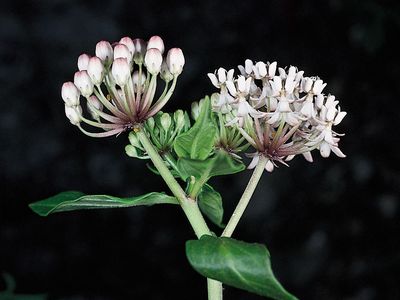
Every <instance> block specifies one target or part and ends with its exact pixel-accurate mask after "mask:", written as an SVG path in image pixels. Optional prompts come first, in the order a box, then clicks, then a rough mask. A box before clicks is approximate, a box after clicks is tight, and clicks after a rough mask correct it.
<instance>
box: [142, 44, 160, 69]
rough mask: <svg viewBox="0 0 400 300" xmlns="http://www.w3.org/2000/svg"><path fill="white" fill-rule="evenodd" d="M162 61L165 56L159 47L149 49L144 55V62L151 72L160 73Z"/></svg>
mask: <svg viewBox="0 0 400 300" xmlns="http://www.w3.org/2000/svg"><path fill="white" fill-rule="evenodd" d="M162 61H163V58H162V54H161V51H160V50H159V49H156V48H149V49H147V52H146V55H145V57H144V64H145V66H146V68H147V71H149V73H150V74H152V75H157V74H158V73H160V70H161V64H162Z"/></svg>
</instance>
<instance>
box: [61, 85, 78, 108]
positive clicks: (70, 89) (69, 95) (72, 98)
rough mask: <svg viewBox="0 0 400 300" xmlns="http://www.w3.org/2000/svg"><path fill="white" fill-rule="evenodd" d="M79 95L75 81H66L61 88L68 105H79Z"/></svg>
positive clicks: (62, 95)
mask: <svg viewBox="0 0 400 300" xmlns="http://www.w3.org/2000/svg"><path fill="white" fill-rule="evenodd" d="M79 96H80V92H79V90H78V88H77V87H76V86H75V84H74V83H73V82H71V81H68V82H64V84H63V85H62V88H61V97H62V98H63V100H64V102H65V105H66V106H76V105H79Z"/></svg>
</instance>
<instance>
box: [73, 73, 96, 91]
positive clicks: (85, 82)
mask: <svg viewBox="0 0 400 300" xmlns="http://www.w3.org/2000/svg"><path fill="white" fill-rule="evenodd" d="M74 84H75V85H76V86H77V88H78V89H79V91H80V92H81V94H82V96H83V97H89V96H90V95H91V94H93V82H92V80H91V79H90V76H89V74H88V73H87V71H78V72H76V73H75V76H74Z"/></svg>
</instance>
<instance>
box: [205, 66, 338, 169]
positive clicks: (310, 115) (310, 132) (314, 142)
mask: <svg viewBox="0 0 400 300" xmlns="http://www.w3.org/2000/svg"><path fill="white" fill-rule="evenodd" d="M239 70H240V73H241V75H238V76H234V70H233V69H231V70H229V71H226V70H225V69H223V68H220V69H218V70H217V71H215V73H214V74H212V73H209V74H208V76H209V78H210V80H211V82H212V84H213V85H214V86H215V87H217V88H218V89H220V92H219V93H218V94H214V95H213V97H212V100H213V110H214V111H216V112H218V113H219V114H222V115H223V116H224V117H225V125H226V126H235V127H236V128H237V129H238V130H239V131H240V132H241V134H242V135H243V137H244V138H245V139H246V140H247V141H248V142H249V143H250V145H252V146H253V147H254V149H255V150H256V152H255V153H251V154H248V155H249V157H252V158H253V159H252V162H251V163H250V165H249V168H250V169H251V168H254V167H255V166H256V165H257V164H258V161H259V159H260V156H261V155H262V156H265V157H267V158H268V159H269V160H268V162H267V164H266V167H265V169H266V170H267V171H270V172H271V171H273V169H274V167H275V166H276V162H280V163H283V164H285V165H287V164H286V161H289V160H291V159H293V157H294V156H296V155H298V154H302V155H303V156H304V157H305V159H306V160H308V161H310V162H312V160H313V159H312V155H311V151H312V150H314V149H318V150H319V151H320V153H321V155H322V156H323V157H328V156H329V155H330V153H331V152H333V153H335V154H336V155H337V156H339V157H345V155H344V154H343V153H342V151H341V150H340V149H339V147H338V143H339V140H340V138H339V136H341V135H342V134H339V133H337V132H335V131H333V130H332V127H333V126H335V125H338V124H339V123H340V122H341V121H342V120H343V118H344V117H345V115H346V112H344V111H341V110H340V107H339V106H338V103H339V101H337V100H336V99H335V96H333V95H325V94H324V93H323V89H324V88H325V86H326V83H324V82H323V81H322V80H321V79H320V78H319V77H306V76H304V72H303V71H299V70H298V69H297V68H296V67H294V66H291V67H289V68H286V69H284V68H278V70H277V63H276V62H273V63H269V62H267V63H264V62H257V63H255V64H254V63H253V62H252V61H251V60H246V61H245V65H244V66H239Z"/></svg>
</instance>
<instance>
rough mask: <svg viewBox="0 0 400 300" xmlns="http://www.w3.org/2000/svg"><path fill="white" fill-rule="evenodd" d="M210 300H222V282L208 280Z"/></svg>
mask: <svg viewBox="0 0 400 300" xmlns="http://www.w3.org/2000/svg"><path fill="white" fill-rule="evenodd" d="M207 290H208V299H209V300H222V282H219V281H217V280H214V279H210V278H207Z"/></svg>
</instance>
